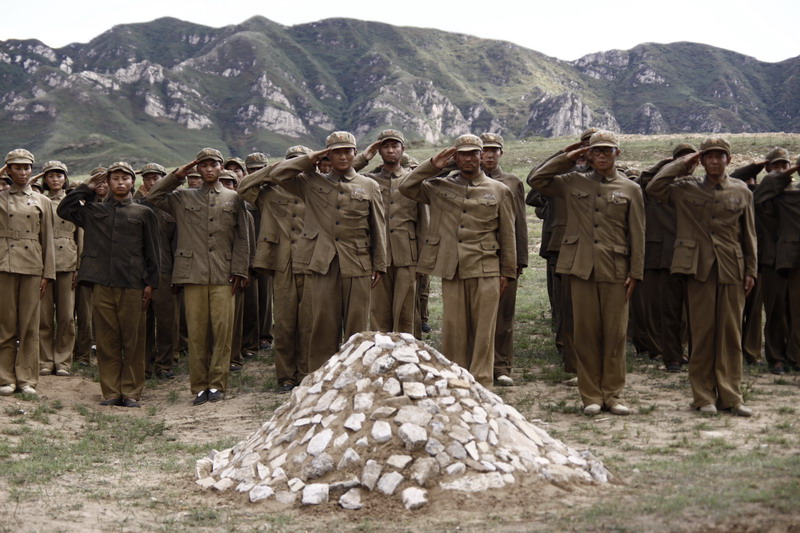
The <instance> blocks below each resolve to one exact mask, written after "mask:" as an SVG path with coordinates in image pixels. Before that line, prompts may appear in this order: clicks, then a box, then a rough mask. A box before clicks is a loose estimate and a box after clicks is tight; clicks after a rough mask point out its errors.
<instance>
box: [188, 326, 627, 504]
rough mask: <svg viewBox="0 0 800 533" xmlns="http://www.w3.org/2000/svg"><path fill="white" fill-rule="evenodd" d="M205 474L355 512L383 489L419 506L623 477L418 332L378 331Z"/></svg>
mask: <svg viewBox="0 0 800 533" xmlns="http://www.w3.org/2000/svg"><path fill="white" fill-rule="evenodd" d="M196 474H197V478H198V481H197V483H198V484H199V485H201V486H202V487H204V488H213V489H215V490H218V491H226V490H230V489H235V490H236V491H238V492H242V493H247V494H248V495H249V499H250V501H251V502H257V501H261V500H266V499H269V498H274V499H275V500H277V501H278V502H281V503H284V504H293V503H295V502H296V500H297V498H298V496H299V497H300V501H301V502H302V503H303V504H305V505H315V504H321V503H325V502H328V501H329V500H330V499H332V498H338V502H339V504H340V505H341V506H342V507H344V508H345V509H359V508H361V507H362V506H363V505H364V501H365V498H367V497H368V496H369V494H370V493H372V492H374V491H377V492H380V493H383V494H386V495H390V496H391V495H398V496H399V498H400V499H401V500H402V502H403V504H404V505H405V506H406V508H408V509H416V508H419V507H421V506H423V505H425V504H426V503H427V502H428V498H429V492H431V493H435V492H439V491H441V490H455V491H465V492H480V491H485V490H490V489H491V490H496V489H500V488H503V487H514V486H515V485H516V484H520V483H522V482H523V481H524V480H525V479H545V480H548V481H550V482H553V483H556V484H558V485H561V486H563V485H565V484H571V483H598V482H599V483H605V482H607V481H608V480H609V479H610V478H611V474H610V473H609V472H608V471H607V470H606V469H605V467H604V466H603V464H602V463H601V462H600V461H599V460H597V459H596V458H594V457H593V456H592V455H591V454H589V453H588V452H583V453H578V452H576V451H575V450H573V449H571V448H569V447H567V446H566V445H565V444H563V443H562V442H560V441H558V440H556V439H553V438H552V437H550V436H549V435H548V434H547V433H546V432H545V431H543V430H541V429H539V428H538V427H536V426H534V425H533V424H530V423H529V422H527V421H526V420H525V418H524V417H523V416H522V415H521V414H520V413H519V412H518V411H517V410H516V409H514V408H513V407H511V406H510V405H506V404H505V403H503V400H502V399H501V398H500V397H498V396H497V395H496V394H494V393H492V392H491V391H489V390H487V389H486V388H484V387H483V386H481V385H480V384H478V383H477V382H476V381H475V379H474V378H473V377H472V375H471V374H470V373H469V372H468V371H467V370H465V369H463V368H461V367H459V366H458V365H456V364H454V363H452V362H451V361H449V360H448V359H447V358H445V357H444V356H443V355H441V354H440V353H439V352H437V351H436V350H434V349H433V348H431V347H429V346H427V345H425V344H423V343H421V342H418V341H417V340H416V339H415V338H414V337H413V336H412V335H408V334H390V335H383V334H374V333H361V334H357V335H353V337H351V338H350V339H349V340H348V342H347V343H346V344H345V345H344V346H342V349H341V351H340V352H339V353H338V354H337V355H335V356H334V357H332V358H331V359H330V360H329V361H328V362H327V363H326V364H325V365H324V366H323V367H322V368H321V369H319V370H318V371H316V372H314V373H313V374H311V375H309V376H307V377H306V379H304V380H303V382H302V384H301V385H300V386H298V387H296V388H295V389H294V390H293V391H292V394H291V397H290V398H289V400H288V401H287V402H286V403H285V404H284V405H282V406H281V407H280V408H278V409H277V410H276V411H275V413H274V415H273V416H272V418H271V419H270V420H269V421H268V422H266V423H265V424H264V425H263V426H262V427H261V428H260V429H259V430H258V431H256V432H255V433H253V434H252V435H251V436H250V437H249V438H247V439H246V440H244V441H242V442H240V443H239V444H237V445H236V446H234V447H233V448H230V449H227V450H223V451H221V452H217V451H212V452H211V454H209V456H208V457H205V458H203V459H200V460H199V461H197V466H196Z"/></svg>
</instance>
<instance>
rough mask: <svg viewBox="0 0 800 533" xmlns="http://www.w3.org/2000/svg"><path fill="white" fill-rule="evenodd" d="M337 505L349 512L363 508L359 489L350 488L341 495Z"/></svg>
mask: <svg viewBox="0 0 800 533" xmlns="http://www.w3.org/2000/svg"><path fill="white" fill-rule="evenodd" d="M339 505H341V506H342V508H343V509H348V510H350V511H357V510H358V509H361V508H362V507H363V504H362V503H361V489H359V488H352V489H350V490H348V491H347V492H345V493H344V494H342V495H341V497H340V498H339Z"/></svg>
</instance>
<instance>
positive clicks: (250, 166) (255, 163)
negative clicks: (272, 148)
mask: <svg viewBox="0 0 800 533" xmlns="http://www.w3.org/2000/svg"><path fill="white" fill-rule="evenodd" d="M268 164H269V158H268V157H267V154H264V153H261V152H253V153H252V154H249V155H248V156H247V157H245V158H244V166H245V168H246V169H247V170H258V169H259V168H264V167H265V166H267V165H268Z"/></svg>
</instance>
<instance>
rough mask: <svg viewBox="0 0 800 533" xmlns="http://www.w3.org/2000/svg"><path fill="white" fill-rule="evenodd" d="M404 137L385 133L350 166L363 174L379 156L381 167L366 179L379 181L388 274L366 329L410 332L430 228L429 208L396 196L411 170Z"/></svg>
mask: <svg viewBox="0 0 800 533" xmlns="http://www.w3.org/2000/svg"><path fill="white" fill-rule="evenodd" d="M405 142H406V141H405V138H404V137H403V134H402V132H399V131H397V130H384V131H382V132H381V133H380V134H379V135H378V140H377V141H376V142H375V143H373V144H372V145H370V147H369V148H368V149H367V150H365V151H364V152H363V153H362V154H359V156H358V157H356V160H355V161H354V162H353V168H354V169H355V170H361V169H362V168H364V167H365V166H367V163H368V162H369V161H370V160H371V159H372V158H373V157H375V154H376V153H380V155H381V160H382V161H383V163H382V165H381V166H380V167H378V168H376V169H375V170H374V171H372V172H369V173H367V174H366V175H367V176H369V177H370V178H372V179H373V180H375V181H377V182H378V185H379V186H380V191H381V195H382V197H383V207H384V213H385V216H386V231H387V235H386V274H385V275H384V276H382V277H381V281H380V283H378V285H377V286H375V288H374V289H372V303H371V309H370V328H371V329H373V330H375V331H397V332H405V333H414V307H415V303H416V302H415V296H416V277H417V257H418V253H419V247H420V246H421V241H422V239H421V237H423V236H424V233H425V231H427V226H428V210H427V207H426V206H425V205H424V204H418V203H417V202H415V201H414V200H411V199H410V198H407V197H406V196H404V195H403V194H401V193H400V190H399V188H398V184H399V183H400V180H401V179H402V178H403V176H405V175H406V174H408V172H409V170H408V169H407V168H404V167H403V166H401V164H400V161H401V159H402V156H403V153H404V152H405Z"/></svg>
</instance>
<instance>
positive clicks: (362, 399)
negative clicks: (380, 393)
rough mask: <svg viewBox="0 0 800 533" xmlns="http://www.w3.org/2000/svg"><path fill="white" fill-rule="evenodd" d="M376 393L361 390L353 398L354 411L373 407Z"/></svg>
mask: <svg viewBox="0 0 800 533" xmlns="http://www.w3.org/2000/svg"><path fill="white" fill-rule="evenodd" d="M374 398H375V393H372V392H359V393H358V394H356V395H355V397H354V398H353V411H366V410H368V409H372V404H373V402H374Z"/></svg>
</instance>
